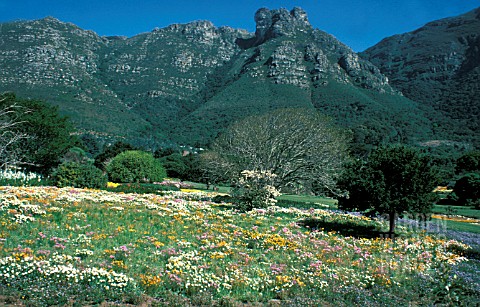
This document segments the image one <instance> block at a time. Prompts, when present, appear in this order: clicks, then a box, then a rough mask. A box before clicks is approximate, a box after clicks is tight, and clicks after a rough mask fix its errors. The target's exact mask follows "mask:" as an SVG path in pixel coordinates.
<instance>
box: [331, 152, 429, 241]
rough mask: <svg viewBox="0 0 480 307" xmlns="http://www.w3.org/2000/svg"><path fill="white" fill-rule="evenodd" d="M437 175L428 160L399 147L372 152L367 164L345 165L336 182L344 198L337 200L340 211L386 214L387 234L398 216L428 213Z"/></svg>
mask: <svg viewBox="0 0 480 307" xmlns="http://www.w3.org/2000/svg"><path fill="white" fill-rule="evenodd" d="M437 178H438V177H437V171H436V169H435V168H434V167H433V166H432V160H431V158H430V157H429V156H427V155H425V154H422V153H420V152H419V151H417V150H416V149H413V148H409V147H406V146H402V145H396V146H389V147H382V148H378V149H376V150H374V151H373V152H372V153H371V154H370V156H369V157H368V160H367V161H361V160H357V161H355V162H353V163H351V164H349V165H348V166H347V167H346V169H345V171H344V173H343V174H342V176H341V177H340V178H339V180H338V186H339V188H340V189H342V190H345V191H347V194H346V195H344V196H342V197H340V198H339V199H338V207H339V208H340V209H342V210H358V211H363V212H365V213H366V214H370V215H376V214H382V215H383V214H387V215H388V217H389V221H390V233H392V234H393V233H394V231H395V221H396V218H397V216H398V215H402V214H403V213H405V212H409V213H421V214H426V213H429V212H430V211H431V208H432V206H433V202H434V198H435V195H434V193H433V192H432V191H433V189H434V187H435V186H436V184H437V180H438V179H437Z"/></svg>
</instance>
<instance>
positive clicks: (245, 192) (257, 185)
mask: <svg viewBox="0 0 480 307" xmlns="http://www.w3.org/2000/svg"><path fill="white" fill-rule="evenodd" d="M275 177H276V176H275V174H273V173H271V172H269V171H262V172H259V171H249V170H244V171H243V172H242V173H241V176H240V178H239V180H238V184H237V186H236V187H235V188H234V190H233V196H234V202H235V207H236V208H237V209H239V210H240V211H250V210H252V209H254V208H266V207H268V206H272V205H274V204H275V203H276V202H277V200H276V199H275V197H277V196H280V193H279V192H278V191H277V189H276V188H275V187H274V185H273V181H274V180H275Z"/></svg>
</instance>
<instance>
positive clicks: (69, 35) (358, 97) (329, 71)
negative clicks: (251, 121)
mask: <svg viewBox="0 0 480 307" xmlns="http://www.w3.org/2000/svg"><path fill="white" fill-rule="evenodd" d="M255 22H256V25H257V27H256V32H255V34H250V33H247V32H245V31H242V30H236V29H232V28H228V27H222V28H216V27H214V26H213V25H212V24H211V23H210V22H208V21H197V22H192V23H189V24H183V25H180V24H175V25H171V26H169V27H166V28H163V29H155V30H154V31H152V32H150V33H144V34H140V35H137V36H134V37H132V38H125V37H99V36H98V35H96V34H95V33H93V32H91V31H84V30H81V29H79V28H78V27H76V26H74V25H72V24H67V23H62V22H60V21H58V20H56V19H53V18H46V19H43V20H38V21H26V22H14V23H6V24H0V64H1V65H2V67H5V69H2V71H0V91H15V92H16V93H17V94H18V95H19V96H26V97H32V98H40V99H43V100H46V101H48V102H51V103H54V104H57V105H59V106H60V109H61V111H62V112H64V113H66V114H68V115H70V116H71V117H72V119H73V121H74V122H75V123H76V125H77V127H78V128H79V129H80V131H81V132H82V133H93V132H94V133H95V134H96V135H103V136H104V137H105V138H116V139H119V138H120V139H126V140H127V141H130V142H133V143H136V144H139V145H144V146H148V147H158V146H159V145H161V144H162V142H168V141H173V142H177V143H183V144H190V145H194V144H196V145H198V146H200V145H205V144H208V142H210V141H211V140H212V139H213V138H215V137H216V135H217V134H218V133H220V132H221V131H222V130H223V129H224V128H225V127H227V126H228V125H229V124H231V123H232V122H233V121H235V120H238V119H241V118H243V117H245V116H248V115H251V114H259V113H263V112H268V111H270V110H273V109H276V108H285V107H304V108H312V109H318V110H320V111H321V112H323V113H325V114H327V115H330V116H332V117H333V118H334V119H335V120H336V121H337V122H338V123H339V124H341V125H343V126H345V127H348V128H349V129H352V130H353V131H354V138H355V141H356V143H357V145H358V149H359V150H363V149H368V147H370V146H374V145H378V144H380V143H383V142H398V141H402V142H411V143H418V142H423V141H427V140H429V139H431V138H432V135H431V134H432V133H431V124H430V121H429V120H428V119H426V118H425V114H424V111H422V110H420V109H419V107H418V105H417V104H416V103H415V102H413V101H411V100H409V99H407V98H405V97H403V96H402V95H401V94H400V93H399V92H398V91H397V90H395V89H393V88H392V87H391V86H390V85H389V83H388V79H387V77H386V76H385V75H383V74H382V73H381V72H380V70H379V69H378V68H377V67H376V66H375V65H373V64H372V63H370V62H369V61H367V60H364V59H362V58H360V57H359V56H358V55H357V54H356V53H354V52H353V51H352V50H351V49H350V48H349V47H347V46H346V45H344V44H342V43H341V42H339V41H338V40H337V39H335V38H334V37H333V36H331V35H329V34H327V33H325V32H322V31H320V30H317V29H313V27H312V26H311V25H310V23H309V22H308V18H307V15H306V13H305V12H304V11H303V10H302V9H300V8H294V9H293V10H291V11H288V10H285V9H279V10H268V9H260V10H258V11H257V13H256V14H255ZM92 131H93V132H92ZM364 146H365V148H360V147H364Z"/></svg>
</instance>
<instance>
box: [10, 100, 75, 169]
mask: <svg viewBox="0 0 480 307" xmlns="http://www.w3.org/2000/svg"><path fill="white" fill-rule="evenodd" d="M0 96H1V97H0V108H4V107H8V106H12V105H15V106H16V107H17V109H16V110H18V111H17V112H15V113H14V114H13V116H15V117H16V120H17V121H18V125H17V126H16V130H17V131H19V132H21V133H23V134H25V135H27V136H28V137H27V138H25V139H24V140H23V141H22V142H21V143H17V150H18V151H20V152H21V154H22V156H23V157H24V162H25V165H26V168H27V169H28V170H30V171H34V172H39V173H42V174H48V173H49V172H50V171H51V170H52V169H54V168H55V167H57V166H58V165H59V164H60V163H61V161H60V159H61V157H62V156H63V155H64V154H65V153H66V152H67V151H68V149H69V148H70V147H73V146H75V145H76V144H78V143H79V140H78V138H77V137H76V136H75V135H74V128H73V125H72V123H71V122H70V120H69V119H68V118H67V117H65V116H61V115H60V114H59V112H58V108H57V107H55V106H51V105H47V104H46V103H44V102H41V101H37V100H29V99H19V98H17V97H16V96H15V95H14V94H11V93H9V94H4V95H0Z"/></svg>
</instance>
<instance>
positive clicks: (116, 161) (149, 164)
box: [107, 150, 166, 183]
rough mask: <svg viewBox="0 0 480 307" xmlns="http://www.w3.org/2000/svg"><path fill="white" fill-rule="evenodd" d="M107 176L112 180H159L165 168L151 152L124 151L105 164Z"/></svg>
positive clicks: (128, 181) (163, 176)
mask: <svg viewBox="0 0 480 307" xmlns="http://www.w3.org/2000/svg"><path fill="white" fill-rule="evenodd" d="M107 173H108V177H109V178H110V180H111V181H113V182H124V183H134V182H147V183H148V182H161V181H162V180H163V178H165V177H166V172H165V169H164V168H163V166H162V164H161V163H160V161H158V160H157V159H155V158H154V157H153V155H152V154H150V153H148V152H144V151H139V150H130V151H125V152H122V153H120V154H119V155H117V156H116V157H115V158H113V160H112V162H110V164H108V165H107Z"/></svg>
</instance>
